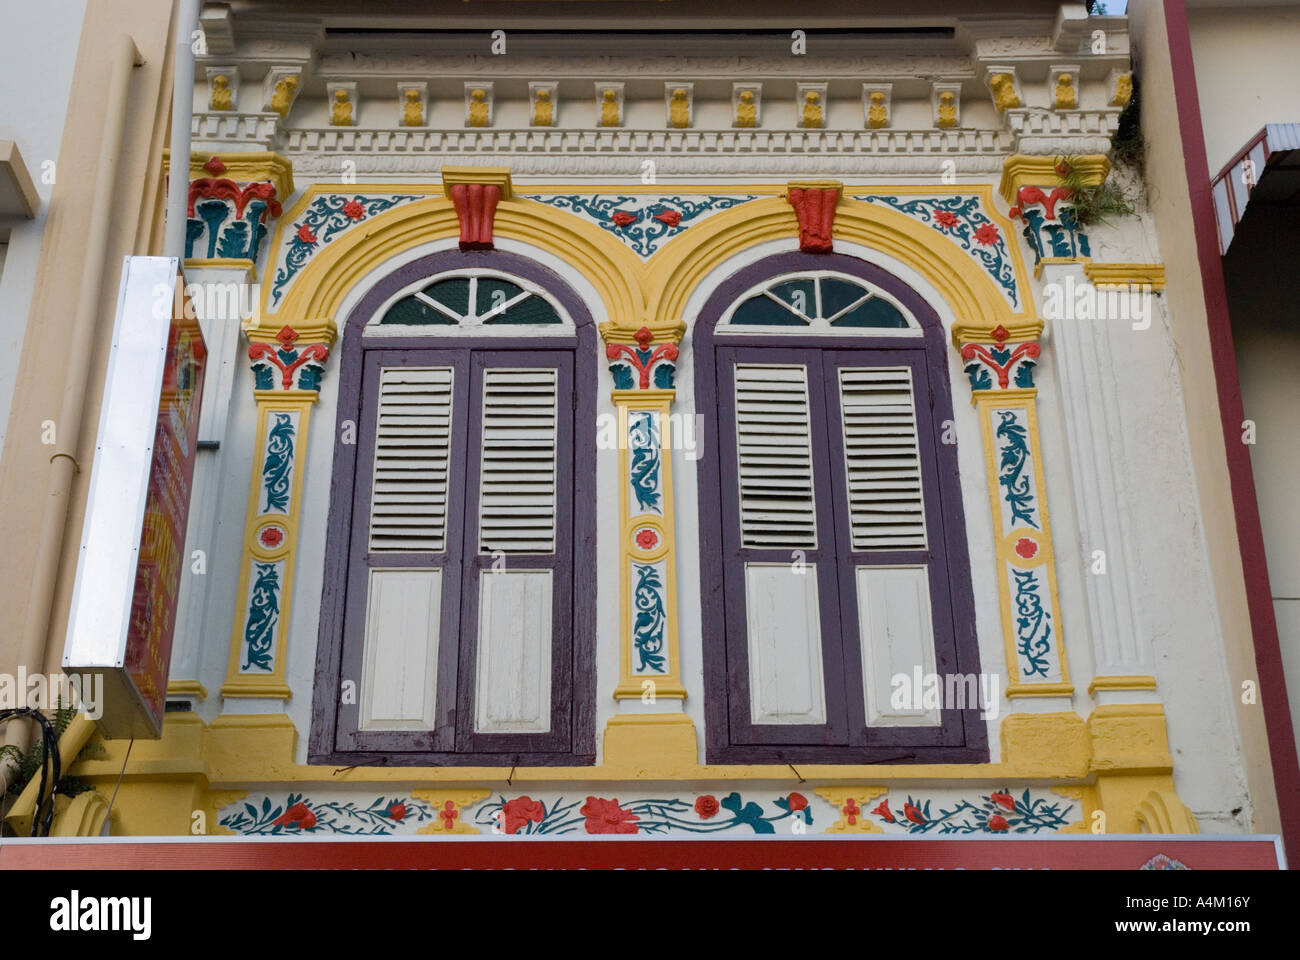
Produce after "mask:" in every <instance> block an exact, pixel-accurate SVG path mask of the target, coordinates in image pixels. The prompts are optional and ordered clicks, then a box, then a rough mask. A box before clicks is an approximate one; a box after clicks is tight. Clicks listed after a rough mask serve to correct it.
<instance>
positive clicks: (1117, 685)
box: [1088, 675, 1156, 693]
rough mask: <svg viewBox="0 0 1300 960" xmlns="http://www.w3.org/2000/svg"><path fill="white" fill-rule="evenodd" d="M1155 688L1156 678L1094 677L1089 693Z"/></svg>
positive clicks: (1089, 685) (1089, 686)
mask: <svg viewBox="0 0 1300 960" xmlns="http://www.w3.org/2000/svg"><path fill="white" fill-rule="evenodd" d="M1155 688H1156V678H1155V677H1150V676H1136V675H1134V676H1127V677H1122V676H1110V677H1093V679H1092V683H1090V684H1088V692H1089V693H1096V692H1097V691H1098V690H1154V689H1155Z"/></svg>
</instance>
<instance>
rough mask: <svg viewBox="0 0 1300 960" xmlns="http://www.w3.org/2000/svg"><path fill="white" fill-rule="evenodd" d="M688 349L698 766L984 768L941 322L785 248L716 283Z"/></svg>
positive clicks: (875, 286)
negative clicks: (694, 443) (692, 361)
mask: <svg viewBox="0 0 1300 960" xmlns="http://www.w3.org/2000/svg"><path fill="white" fill-rule="evenodd" d="M694 338H695V344H696V381H695V390H696V406H697V409H698V410H699V411H700V412H701V413H702V414H703V415H704V417H705V418H706V420H705V423H706V431H707V432H706V436H707V437H709V438H712V448H711V450H710V451H709V453H708V454H706V455H705V456H704V457H703V458H702V459H701V461H700V473H699V477H700V481H699V482H700V518H701V519H700V523H701V531H700V543H701V564H700V569H701V571H702V576H703V578H704V583H703V585H702V586H703V590H702V596H703V601H702V602H703V613H704V646H705V673H706V676H705V681H706V684H705V685H706V690H707V693H706V698H707V702H706V711H707V715H708V758H709V761H710V762H731V763H735V762H793V761H804V762H824V763H880V762H891V761H894V762H941V761H956V762H961V761H966V762H977V761H986V760H987V759H988V753H987V747H986V734H985V728H984V724H983V721H981V720H980V719H979V701H978V696H977V695H975V694H973V693H972V688H971V686H970V684H971V683H974V684H978V683H979V657H978V650H977V647H976V641H975V625H974V610H973V601H972V597H971V587H970V573H969V567H968V561H967V556H966V535H965V525H964V519H963V513H962V505H961V491H960V487H959V484H958V476H957V455H956V447H955V445H954V443H953V441H954V439H955V438H954V437H953V436H952V401H951V396H950V391H949V385H948V382H949V374H948V365H947V348H946V344H945V343H944V333H943V328H942V325H941V323H940V321H939V318H938V317H937V316H936V315H935V313H934V311H933V310H932V309H931V308H930V307H929V305H928V304H926V302H925V301H924V300H923V299H922V298H921V297H920V296H918V295H917V294H916V293H915V292H914V291H912V290H911V289H909V288H908V287H907V286H906V285H904V284H903V283H901V282H900V281H899V280H898V279H897V278H895V277H893V276H892V275H890V274H888V273H886V272H885V271H884V270H882V269H880V268H878V267H876V266H874V265H872V264H869V263H866V262H865V261H862V260H859V259H856V258H853V257H847V256H842V255H838V254H836V255H813V254H802V253H800V254H788V255H780V256H776V257H771V258H768V259H766V260H763V261H761V262H759V263H757V264H754V265H752V266H750V267H747V268H745V269H743V270H741V271H740V272H739V273H737V274H736V275H735V276H733V277H731V278H729V279H728V280H727V281H726V282H724V283H723V284H722V285H721V286H720V288H719V289H718V290H717V291H715V293H714V294H713V295H712V297H711V298H710V299H709V300H708V302H707V303H706V304H705V306H704V308H703V310H702V311H701V314H700V317H699V319H698V321H697V322H696V324H695V334H694ZM945 432H946V433H947V436H946V437H945V436H944V434H945ZM899 675H905V676H906V679H907V683H906V684H905V685H900V684H898V683H896V682H894V681H895V679H896V678H897V677H898V676H899ZM932 676H934V677H937V682H938V684H939V687H940V690H941V691H952V690H954V689H957V688H959V689H960V693H958V694H957V696H958V698H964V697H965V696H966V694H968V693H972V695H971V696H970V697H969V699H965V700H964V702H963V703H957V704H954V702H953V701H952V698H951V697H947V696H945V697H944V698H943V699H942V700H941V701H940V702H939V703H936V702H935V700H934V697H933V692H932V693H931V696H929V697H928V698H927V696H926V688H927V686H931V687H932V686H933V683H934V682H935V681H932V680H930V679H929V678H930V677H932ZM949 678H952V679H949ZM958 678H960V679H958ZM974 689H975V690H978V687H977V686H976V687H975V688H974ZM966 705H968V708H967V709H962V707H963V706H966Z"/></svg>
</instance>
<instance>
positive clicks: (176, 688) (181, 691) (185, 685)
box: [167, 680, 208, 700]
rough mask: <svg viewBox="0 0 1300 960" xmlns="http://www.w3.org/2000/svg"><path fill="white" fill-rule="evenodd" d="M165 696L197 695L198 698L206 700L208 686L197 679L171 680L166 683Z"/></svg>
mask: <svg viewBox="0 0 1300 960" xmlns="http://www.w3.org/2000/svg"><path fill="white" fill-rule="evenodd" d="M167 696H169V697H197V698H198V699H199V700H206V699H208V688H207V687H205V686H204V685H203V684H201V683H199V682H198V681H197V680H171V681H169V682H168V684H167Z"/></svg>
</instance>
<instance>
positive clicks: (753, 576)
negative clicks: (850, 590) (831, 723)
mask: <svg viewBox="0 0 1300 960" xmlns="http://www.w3.org/2000/svg"><path fill="white" fill-rule="evenodd" d="M803 571H804V572H803V573H798V572H796V570H795V569H794V568H793V567H792V565H791V564H786V563H748V564H746V565H745V593H746V598H745V611H746V621H747V622H746V626H747V632H748V636H749V712H750V722H752V723H756V724H774V723H781V724H805V723H813V724H821V723H825V722H826V681H825V678H824V676H823V671H822V630H821V613H820V609H819V607H818V604H817V574H816V570H815V569H814V568H813V567H811V566H809V567H805V568H803Z"/></svg>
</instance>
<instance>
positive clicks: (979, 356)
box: [952, 320, 1043, 391]
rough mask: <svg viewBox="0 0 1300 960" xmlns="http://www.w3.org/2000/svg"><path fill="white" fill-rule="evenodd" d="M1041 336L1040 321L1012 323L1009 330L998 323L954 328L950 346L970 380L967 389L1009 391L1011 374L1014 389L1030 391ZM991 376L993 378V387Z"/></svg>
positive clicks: (1040, 350) (1041, 327)
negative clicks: (1013, 377)
mask: <svg viewBox="0 0 1300 960" xmlns="http://www.w3.org/2000/svg"><path fill="white" fill-rule="evenodd" d="M1042 333H1043V322H1042V321H1041V320H1033V321H1026V322H1023V323H1015V324H1012V325H1011V328H1007V327H1006V326H1004V325H1002V324H998V325H997V326H995V327H979V326H975V325H972V324H956V325H954V326H953V328H952V342H953V346H955V347H956V348H957V350H958V351H959V352H960V353H961V358H962V360H964V361H966V362H965V364H964V366H963V369H964V370H965V371H966V376H968V377H970V386H971V390H972V391H981V390H993V389H997V390H1008V389H1011V382H1012V381H1011V376H1012V373H1013V372H1014V374H1015V389H1021V390H1032V389H1033V387H1034V366H1035V365H1036V364H1037V362H1038V357H1039V355H1040V354H1041V353H1042V348H1041V346H1040V345H1039V342H1038V339H1039V337H1040V336H1042ZM990 374H992V376H990ZM994 377H996V379H997V383H996V387H995V385H994Z"/></svg>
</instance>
